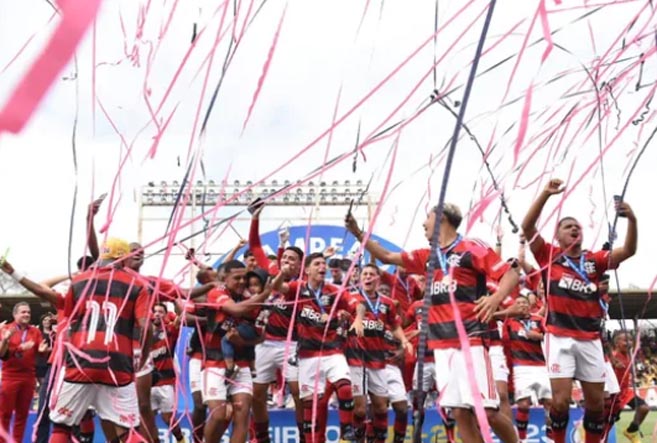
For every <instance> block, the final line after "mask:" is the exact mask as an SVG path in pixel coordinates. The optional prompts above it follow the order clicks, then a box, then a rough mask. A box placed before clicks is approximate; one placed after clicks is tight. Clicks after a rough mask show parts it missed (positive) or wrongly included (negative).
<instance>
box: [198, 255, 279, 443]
mask: <svg viewBox="0 0 657 443" xmlns="http://www.w3.org/2000/svg"><path fill="white" fill-rule="evenodd" d="M224 270H225V272H226V278H225V284H224V287H219V288H215V289H213V290H212V291H210V292H209V293H208V295H207V297H208V300H207V306H208V307H207V318H208V320H207V321H208V327H207V334H206V337H205V355H204V361H203V371H202V373H201V377H202V378H203V383H202V385H203V386H202V388H203V402H204V403H205V404H206V405H207V407H208V410H209V417H208V420H207V422H206V424H205V429H204V435H205V442H206V443H218V442H219V441H220V440H221V437H222V436H223V434H224V432H225V431H226V429H227V427H228V423H229V420H228V418H229V417H228V414H227V402H230V403H231V405H232V410H233V413H232V419H233V430H232V433H231V436H230V441H231V443H243V442H244V441H246V436H247V429H248V422H249V413H250V411H251V397H252V395H253V385H252V383H253V381H252V377H251V371H250V370H249V361H248V360H247V359H246V358H245V357H244V354H245V353H244V349H243V348H238V349H236V352H235V365H236V367H238V368H239V370H238V371H237V372H236V373H235V375H234V377H233V379H232V380H227V379H226V363H225V361H224V357H223V353H222V350H221V339H222V337H223V335H225V333H226V332H227V331H228V330H229V329H230V327H231V325H232V324H233V319H234V318H241V317H243V316H245V315H248V314H249V313H250V312H253V311H254V310H255V309H257V308H259V305H260V304H261V303H262V302H264V301H265V300H266V299H267V297H268V296H269V293H270V291H269V287H267V289H266V290H265V291H263V292H261V293H260V294H257V295H254V296H253V297H251V298H249V299H246V300H245V299H244V297H243V294H244V290H245V288H246V266H245V265H244V264H243V263H242V262H240V261H237V260H232V261H229V262H226V263H225V264H224ZM229 397H230V398H229Z"/></svg>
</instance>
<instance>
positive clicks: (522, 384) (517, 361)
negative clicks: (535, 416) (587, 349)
mask: <svg viewBox="0 0 657 443" xmlns="http://www.w3.org/2000/svg"><path fill="white" fill-rule="evenodd" d="M515 303H516V305H519V306H520V307H521V309H522V310H524V311H525V312H527V314H526V315H525V316H523V317H520V318H514V317H509V318H507V319H506V321H505V322H504V329H503V336H504V339H505V342H507V343H509V347H510V353H511V365H512V366H513V385H514V386H515V399H516V405H517V406H518V409H517V411H516V425H517V427H518V437H519V438H520V440H525V439H526V438H527V425H528V424H529V408H530V407H531V403H532V396H536V398H537V399H538V401H539V403H540V404H541V405H543V407H544V408H545V411H546V421H549V420H548V419H549V411H550V403H551V400H552V392H551V390H550V379H549V377H548V373H547V368H546V366H545V357H544V356H543V349H542V346H541V344H542V342H543V335H544V334H545V330H544V328H543V324H542V321H543V319H542V318H541V317H539V316H537V315H533V314H529V300H527V298H526V297H525V296H523V295H520V296H518V298H516V301H515ZM548 424H549V423H548Z"/></svg>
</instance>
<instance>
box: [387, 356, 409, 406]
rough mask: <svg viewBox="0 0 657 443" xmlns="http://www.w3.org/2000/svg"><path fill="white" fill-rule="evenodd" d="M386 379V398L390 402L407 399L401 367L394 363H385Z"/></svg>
mask: <svg viewBox="0 0 657 443" xmlns="http://www.w3.org/2000/svg"><path fill="white" fill-rule="evenodd" d="M386 379H387V381H388V400H389V401H390V403H397V402H400V401H404V402H405V401H408V397H407V395H406V386H405V385H404V377H402V372H401V369H399V367H398V366H395V365H386Z"/></svg>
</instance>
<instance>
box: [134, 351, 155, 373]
mask: <svg viewBox="0 0 657 443" xmlns="http://www.w3.org/2000/svg"><path fill="white" fill-rule="evenodd" d="M135 367H136V366H135ZM154 368H155V365H154V364H153V357H152V356H151V355H149V356H148V359H146V363H145V364H144V366H143V367H142V368H141V369H140V370H139V371H137V372H136V373H135V377H137V378H139V377H143V376H144V375H148V374H150V373H152V372H153V369H154Z"/></svg>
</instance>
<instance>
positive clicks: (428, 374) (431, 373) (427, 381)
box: [413, 361, 436, 392]
mask: <svg viewBox="0 0 657 443" xmlns="http://www.w3.org/2000/svg"><path fill="white" fill-rule="evenodd" d="M422 367H423V368H424V370H423V371H422V391H423V392H429V391H431V388H433V386H434V383H435V382H436V364H435V363H434V362H432V361H430V362H426V361H425V362H424V364H423V366H422ZM413 389H415V390H417V389H418V384H417V363H415V369H414V370H413Z"/></svg>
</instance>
